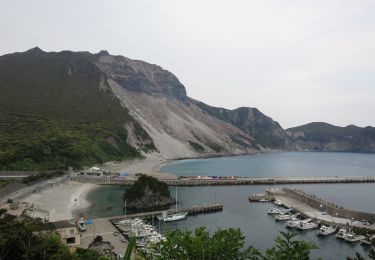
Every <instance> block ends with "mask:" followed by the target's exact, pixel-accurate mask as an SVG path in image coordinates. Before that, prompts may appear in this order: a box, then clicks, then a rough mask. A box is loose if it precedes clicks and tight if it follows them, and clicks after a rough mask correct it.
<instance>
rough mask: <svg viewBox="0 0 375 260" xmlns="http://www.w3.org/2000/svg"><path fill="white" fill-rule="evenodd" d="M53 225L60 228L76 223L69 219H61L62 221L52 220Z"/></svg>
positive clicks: (73, 225) (69, 226)
mask: <svg viewBox="0 0 375 260" xmlns="http://www.w3.org/2000/svg"><path fill="white" fill-rule="evenodd" d="M52 225H53V226H54V227H55V228H57V229H59V228H71V227H76V225H75V224H74V223H72V222H70V221H68V220H60V221H55V222H52Z"/></svg>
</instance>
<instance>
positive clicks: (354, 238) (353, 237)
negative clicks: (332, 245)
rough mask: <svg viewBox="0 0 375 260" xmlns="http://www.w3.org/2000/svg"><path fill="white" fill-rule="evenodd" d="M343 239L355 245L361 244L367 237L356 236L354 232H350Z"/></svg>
mask: <svg viewBox="0 0 375 260" xmlns="http://www.w3.org/2000/svg"><path fill="white" fill-rule="evenodd" d="M343 238H344V240H345V241H346V242H349V243H354V242H359V241H361V240H362V239H365V236H362V235H356V234H355V233H354V232H353V231H350V232H348V233H346V235H345V236H344V237H343Z"/></svg>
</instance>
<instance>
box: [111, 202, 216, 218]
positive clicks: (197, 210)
mask: <svg viewBox="0 0 375 260" xmlns="http://www.w3.org/2000/svg"><path fill="white" fill-rule="evenodd" d="M222 210H223V205H222V204H217V203H213V204H204V205H195V206H191V207H186V208H179V209H177V212H188V213H189V215H196V214H205V213H214V212H219V211H222ZM164 211H168V212H176V210H174V209H169V210H158V211H151V212H142V213H136V214H129V215H125V216H124V215H123V216H116V217H109V218H106V219H108V220H110V221H111V222H112V223H116V222H118V221H120V220H123V219H132V218H139V219H152V218H155V217H156V216H158V215H161V214H162V213H163V212H164ZM189 215H188V216H189Z"/></svg>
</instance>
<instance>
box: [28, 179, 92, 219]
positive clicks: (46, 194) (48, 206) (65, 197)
mask: <svg viewBox="0 0 375 260" xmlns="http://www.w3.org/2000/svg"><path fill="white" fill-rule="evenodd" d="M95 187H97V185H95V184H90V183H80V182H74V181H70V182H67V183H63V184H60V185H59V186H57V187H52V188H49V189H47V190H44V191H42V192H39V193H35V194H32V195H30V196H28V197H27V198H25V199H24V201H25V202H27V203H29V204H33V205H34V208H35V210H34V212H33V213H32V215H33V216H38V217H48V216H47V214H46V212H45V211H48V212H49V221H51V222H53V221H58V220H69V219H72V218H73V214H72V212H73V211H75V210H77V209H83V208H88V207H89V206H90V203H89V202H88V201H87V198H86V197H87V194H88V193H89V192H90V191H91V190H92V189H94V188H95Z"/></svg>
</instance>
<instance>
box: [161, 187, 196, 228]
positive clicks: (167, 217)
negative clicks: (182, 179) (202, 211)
mask: <svg viewBox="0 0 375 260" xmlns="http://www.w3.org/2000/svg"><path fill="white" fill-rule="evenodd" d="M187 214H189V213H188V212H178V209H177V186H176V212H174V213H172V212H167V211H163V213H162V215H161V216H157V219H158V220H160V221H164V222H172V221H177V220H182V219H185V218H186V216H187Z"/></svg>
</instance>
